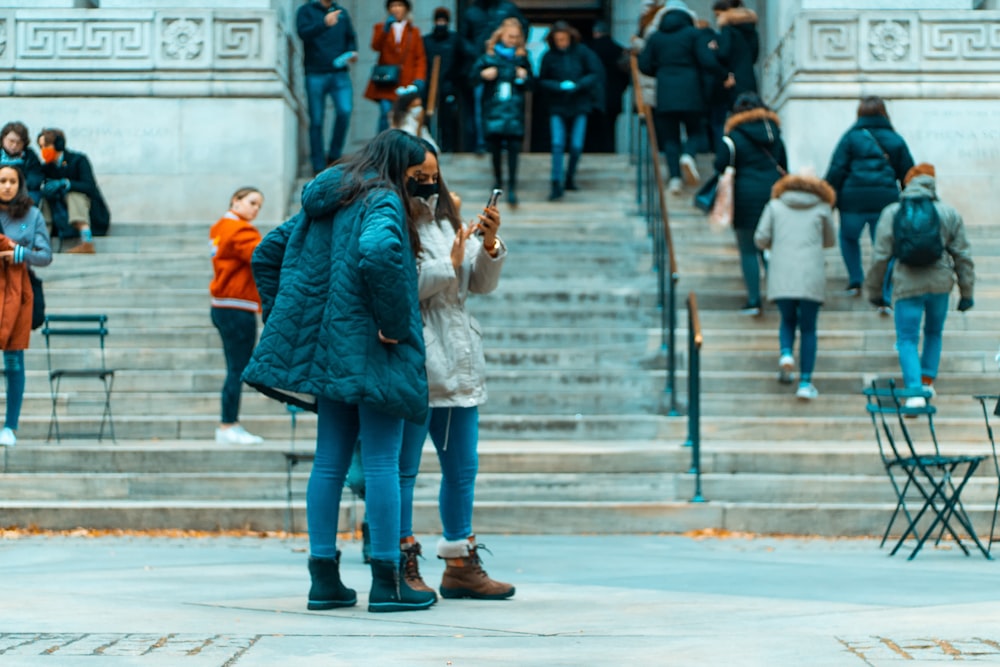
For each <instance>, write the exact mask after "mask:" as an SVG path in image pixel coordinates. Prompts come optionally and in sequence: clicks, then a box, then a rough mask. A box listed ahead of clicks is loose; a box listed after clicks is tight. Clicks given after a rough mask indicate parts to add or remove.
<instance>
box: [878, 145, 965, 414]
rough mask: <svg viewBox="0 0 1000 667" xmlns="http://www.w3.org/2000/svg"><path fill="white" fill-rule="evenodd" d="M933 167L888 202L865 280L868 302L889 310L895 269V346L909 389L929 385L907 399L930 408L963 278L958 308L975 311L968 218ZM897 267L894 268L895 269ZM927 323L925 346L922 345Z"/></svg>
mask: <svg viewBox="0 0 1000 667" xmlns="http://www.w3.org/2000/svg"><path fill="white" fill-rule="evenodd" d="M934 177H935V171H934V166H933V165H931V164H928V163H926V162H924V163H921V164H918V165H916V166H915V167H913V168H911V169H910V170H909V171H908V172H907V173H906V176H905V178H904V179H903V183H904V185H905V188H904V190H903V192H902V195H901V197H900V202H899V203H896V204H890V205H889V206H887V207H885V209H884V210H883V211H882V214H881V215H880V216H879V219H878V224H877V226H876V235H875V246H874V249H873V251H872V264H871V267H870V268H869V270H868V276H867V278H866V279H865V289H866V291H867V293H868V299H869V300H870V301H871V302H872V304H874V305H875V306H877V307H885V306H888V305H889V304H888V303H886V301H885V298H884V297H883V283H884V281H885V276H886V273H887V272H888V271H891V274H892V275H891V278H890V280H891V283H892V299H893V302H894V315H895V321H896V350H897V352H898V354H899V365H900V368H901V369H902V372H903V383H904V384H905V385H906V388H907V389H918V388H920V387H923V388H924V393H925V396H926V398H925V397H924V396H913V397H911V398H908V399H907V400H906V405H907V407H924V406H925V405H926V404H927V398H932V397H933V396H934V379H935V378H936V377H937V373H938V365H939V362H940V360H941V337H942V332H943V330H944V321H945V317H946V316H947V314H948V300H949V295H950V294H951V290H952V288H953V287H954V286H955V282H956V280H957V282H958V290H959V296H960V298H959V301H958V310H959V311H960V312H965V311H967V310H969V309H970V308H972V306H973V300H972V291H973V287H974V285H975V280H976V274H975V267H974V266H973V262H972V251H971V249H970V247H969V240H968V239H967V238H966V236H965V224H964V223H963V221H962V216H961V215H960V214H959V213H958V211H956V210H955V209H954V208H952V207H951V206H949V205H948V204H946V203H944V202H942V201H941V200H940V199H938V196H937V192H936V188H935V178H934ZM890 264H891V265H892V268H891V269H890ZM921 320H923V324H924V326H923V331H924V346H923V349H922V350H918V348H919V344H920V325H921Z"/></svg>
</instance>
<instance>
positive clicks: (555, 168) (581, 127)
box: [549, 114, 587, 183]
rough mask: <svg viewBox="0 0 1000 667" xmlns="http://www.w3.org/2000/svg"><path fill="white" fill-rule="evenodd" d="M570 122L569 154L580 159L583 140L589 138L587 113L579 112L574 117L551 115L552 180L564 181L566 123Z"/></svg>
mask: <svg viewBox="0 0 1000 667" xmlns="http://www.w3.org/2000/svg"><path fill="white" fill-rule="evenodd" d="M567 124H569V126H570V130H569V154H570V157H571V159H572V158H573V156H574V155H575V156H576V158H577V159H578V158H579V156H580V153H582V152H583V142H584V141H585V140H586V138H587V114H578V115H576V116H573V117H572V118H563V117H562V116H555V115H553V116H549V129H550V130H551V134H552V180H553V181H559V182H560V183H562V180H563V155H564V154H565V153H566V125H567Z"/></svg>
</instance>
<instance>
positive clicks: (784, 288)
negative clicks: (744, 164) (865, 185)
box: [754, 174, 837, 303]
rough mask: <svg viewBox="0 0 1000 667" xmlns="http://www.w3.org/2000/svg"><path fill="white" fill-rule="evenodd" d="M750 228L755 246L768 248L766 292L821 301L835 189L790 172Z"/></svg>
mask: <svg viewBox="0 0 1000 667" xmlns="http://www.w3.org/2000/svg"><path fill="white" fill-rule="evenodd" d="M771 194H772V195H773V198H772V199H771V201H770V202H768V204H767V206H765V207H764V211H763V212H762V213H761V216H760V222H759V223H758V224H757V230H756V231H755V232H754V243H755V244H756V245H757V247H758V248H761V249H763V250H770V251H771V259H770V261H769V262H768V265H767V298H768V299H770V300H771V301H774V300H777V299H807V300H809V301H816V302H819V303H822V302H823V300H824V298H825V292H826V275H825V272H824V266H825V258H824V253H823V249H824V248H830V247H833V245H834V244H836V242H837V233H836V228H835V227H834V224H833V208H832V204H833V203H834V193H833V188H831V187H830V186H829V185H828V184H827V183H824V182H823V181H821V180H819V179H818V178H815V177H812V176H803V175H797V174H789V175H787V176H784V177H782V178H781V179H780V180H779V181H778V182H777V183H775V184H774V187H773V188H772V189H771Z"/></svg>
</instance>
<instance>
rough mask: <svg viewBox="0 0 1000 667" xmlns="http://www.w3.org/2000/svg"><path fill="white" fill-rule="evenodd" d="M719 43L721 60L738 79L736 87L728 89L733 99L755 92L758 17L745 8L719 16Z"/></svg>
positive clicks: (730, 10)
mask: <svg viewBox="0 0 1000 667" xmlns="http://www.w3.org/2000/svg"><path fill="white" fill-rule="evenodd" d="M718 44H719V51H718V57H719V60H720V61H721V62H722V63H723V65H724V66H725V67H726V68H727V69H728V70H729V72H732V74H733V78H735V79H736V85H735V86H733V87H732V88H730V89H729V90H730V92H731V94H732V96H733V98H734V99H735V97H736V96H737V95H739V94H740V93H745V92H748V91H749V92H753V93H756V92H757V75H756V74H754V71H753V66H754V63H756V62H757V58H758V56H759V55H760V38H759V37H758V35H757V14H756V13H754V12H753V11H751V10H749V9H746V8H745V7H737V8H735V9H727V10H726V11H724V12H722V13H720V14H719V41H718Z"/></svg>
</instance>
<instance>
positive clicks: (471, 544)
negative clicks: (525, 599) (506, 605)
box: [438, 535, 514, 600]
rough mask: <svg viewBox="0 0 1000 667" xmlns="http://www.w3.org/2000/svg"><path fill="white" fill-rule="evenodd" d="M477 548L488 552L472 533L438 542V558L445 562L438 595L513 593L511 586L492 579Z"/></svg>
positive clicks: (488, 596)
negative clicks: (452, 539)
mask: <svg viewBox="0 0 1000 667" xmlns="http://www.w3.org/2000/svg"><path fill="white" fill-rule="evenodd" d="M479 549H484V550H486V551H487V552H489V549H486V547H485V546H483V545H481V544H476V536H475V535H472V536H470V537H469V539H467V540H454V541H451V540H440V541H439V542H438V558H441V559H443V560H444V561H445V563H447V567H446V568H445V570H444V575H443V576H442V577H441V588H440V591H441V597H444V598H451V599H454V598H473V599H475V600H505V599H507V598H509V597H511V596H512V595H514V587H513V586H512V585H510V584H505V583H503V582H502V581H494V580H493V579H490V577H489V575H488V574H486V570H484V569H483V562H482V561H481V560H480V559H479Z"/></svg>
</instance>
